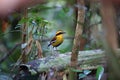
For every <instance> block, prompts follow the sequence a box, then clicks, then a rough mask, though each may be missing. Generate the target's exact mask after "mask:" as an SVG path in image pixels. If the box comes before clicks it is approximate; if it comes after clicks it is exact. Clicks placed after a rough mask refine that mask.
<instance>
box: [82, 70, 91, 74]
mask: <svg viewBox="0 0 120 80" xmlns="http://www.w3.org/2000/svg"><path fill="white" fill-rule="evenodd" d="M83 73H84V74H86V75H88V74H89V73H91V71H90V70H84V71H83Z"/></svg>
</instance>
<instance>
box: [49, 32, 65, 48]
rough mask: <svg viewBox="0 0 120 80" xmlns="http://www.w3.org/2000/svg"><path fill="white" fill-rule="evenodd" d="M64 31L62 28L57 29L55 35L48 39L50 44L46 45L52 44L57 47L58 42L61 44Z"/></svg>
mask: <svg viewBox="0 0 120 80" xmlns="http://www.w3.org/2000/svg"><path fill="white" fill-rule="evenodd" d="M64 33H65V32H63V31H62V30H59V31H57V32H56V35H55V37H54V38H53V39H52V40H51V41H50V44H49V45H48V46H50V45H52V46H53V47H58V46H59V45H60V44H62V43H63V40H64V38H63V34H64Z"/></svg>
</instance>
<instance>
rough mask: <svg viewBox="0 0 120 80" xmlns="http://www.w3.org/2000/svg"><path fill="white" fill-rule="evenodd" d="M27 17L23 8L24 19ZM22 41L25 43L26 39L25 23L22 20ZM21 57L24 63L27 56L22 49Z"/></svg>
mask: <svg viewBox="0 0 120 80" xmlns="http://www.w3.org/2000/svg"><path fill="white" fill-rule="evenodd" d="M26 18H27V8H25V9H24V19H26ZM22 32H23V33H22V43H26V41H27V37H26V36H27V24H26V21H25V22H24V25H23V27H22ZM21 59H22V63H26V62H27V56H26V53H25V51H24V50H22V54H21Z"/></svg>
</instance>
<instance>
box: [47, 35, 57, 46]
mask: <svg viewBox="0 0 120 80" xmlns="http://www.w3.org/2000/svg"><path fill="white" fill-rule="evenodd" d="M56 39H57V38H56V36H55V37H53V39H52V40H51V41H50V44H49V45H48V46H50V45H51V44H52V43H54V42H55V41H56Z"/></svg>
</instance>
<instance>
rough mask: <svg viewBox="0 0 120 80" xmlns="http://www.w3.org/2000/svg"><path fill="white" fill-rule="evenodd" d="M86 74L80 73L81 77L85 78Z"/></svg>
mask: <svg viewBox="0 0 120 80" xmlns="http://www.w3.org/2000/svg"><path fill="white" fill-rule="evenodd" d="M86 76H87V75H86V74H83V73H81V74H79V79H81V78H84V77H86Z"/></svg>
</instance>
